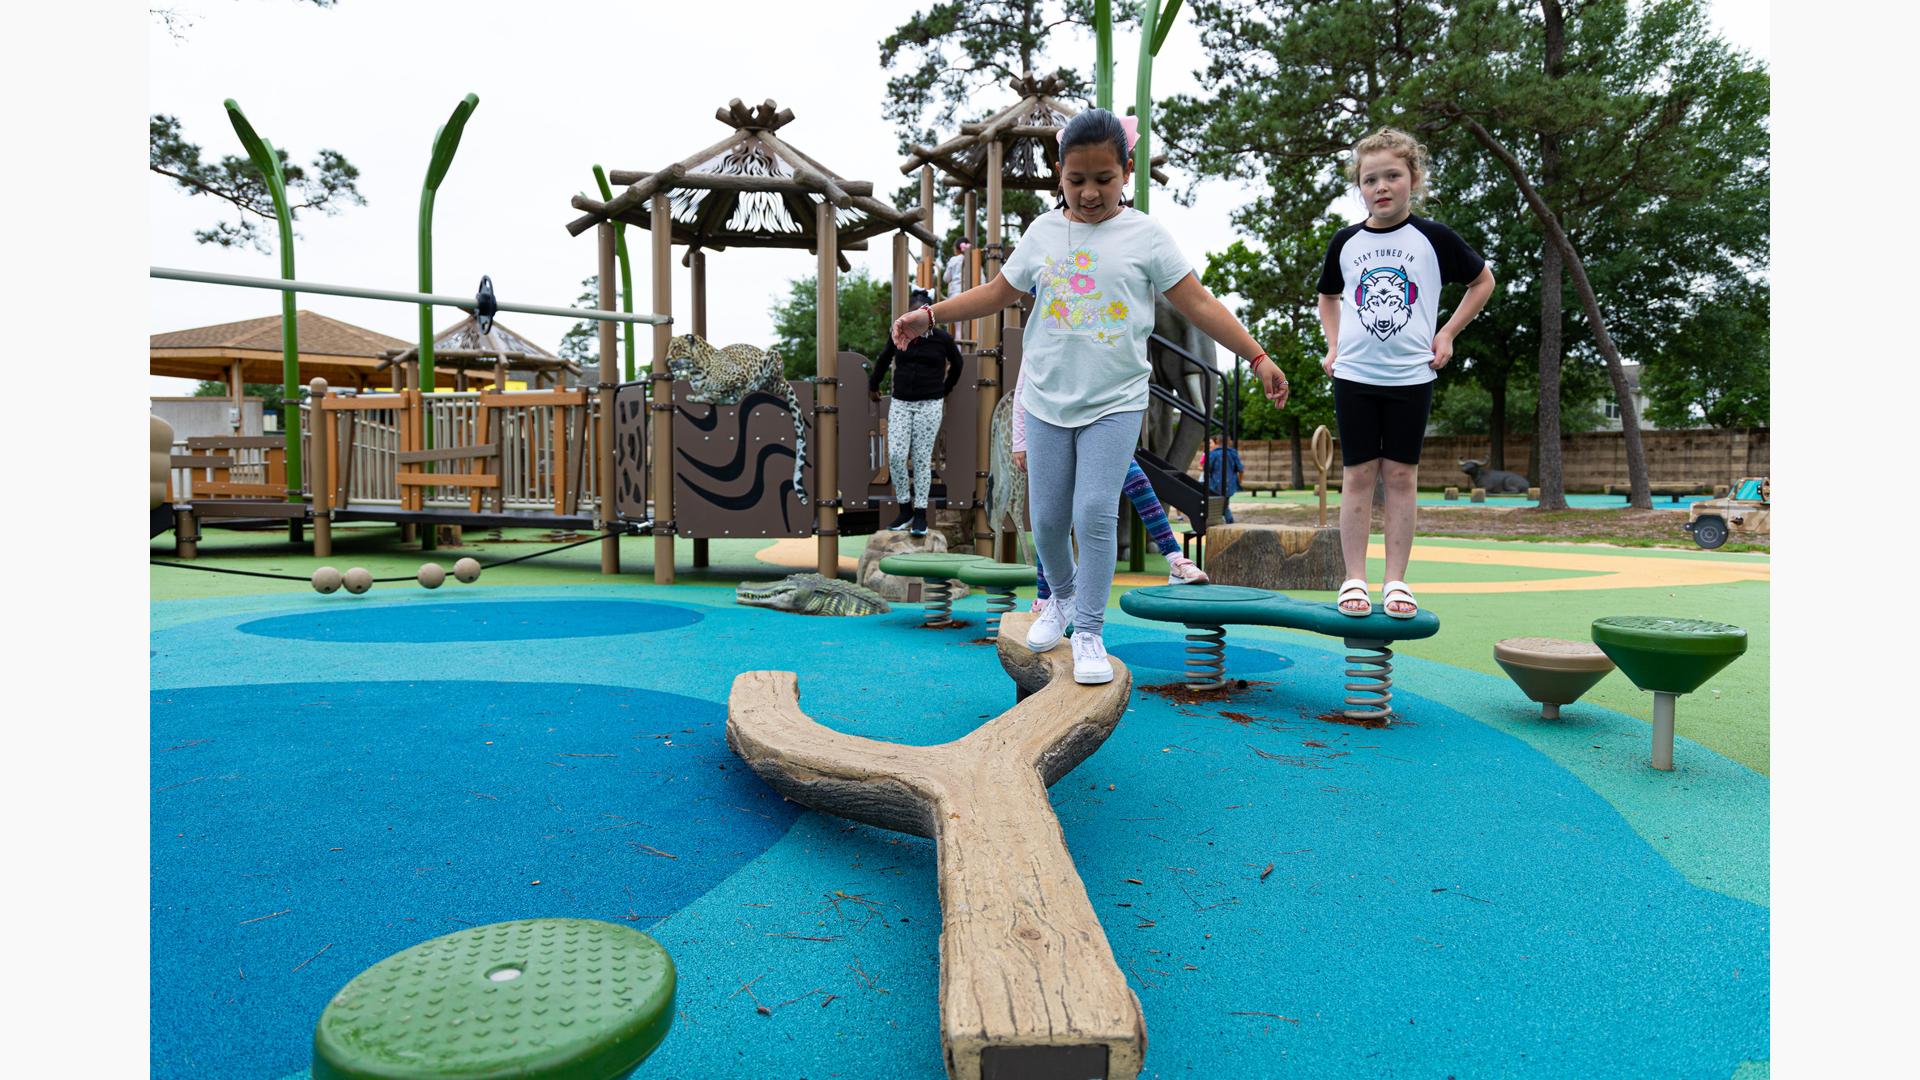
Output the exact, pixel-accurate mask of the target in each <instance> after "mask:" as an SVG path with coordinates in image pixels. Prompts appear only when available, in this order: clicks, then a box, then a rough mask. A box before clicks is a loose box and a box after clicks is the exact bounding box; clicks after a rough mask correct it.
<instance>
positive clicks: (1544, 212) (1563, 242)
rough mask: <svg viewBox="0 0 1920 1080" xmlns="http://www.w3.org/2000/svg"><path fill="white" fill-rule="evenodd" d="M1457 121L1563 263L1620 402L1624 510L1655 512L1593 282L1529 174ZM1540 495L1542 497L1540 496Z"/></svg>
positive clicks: (1485, 136) (1500, 147)
mask: <svg viewBox="0 0 1920 1080" xmlns="http://www.w3.org/2000/svg"><path fill="white" fill-rule="evenodd" d="M1454 115H1455V116H1457V117H1459V118H1460V120H1461V122H1462V123H1464V124H1465V125H1466V127H1467V130H1468V131H1469V132H1471V133H1472V134H1473V137H1474V140H1475V141H1476V142H1478V143H1479V144H1480V145H1481V146H1482V147H1484V148H1485V149H1486V151H1487V152H1488V153H1490V154H1492V155H1493V156H1494V157H1495V158H1497V159H1498V160H1499V162H1500V164H1501V165H1503V166H1505V167H1506V170H1507V173H1508V175H1510V176H1512V177H1513V182H1514V184H1515V185H1516V186H1518V187H1519V188H1520V194H1521V195H1522V196H1523V197H1524V198H1525V199H1526V200H1527V206H1528V207H1530V208H1531V209H1532V210H1533V214H1534V216H1535V217H1537V218H1539V219H1540V225H1541V227H1542V228H1543V229H1545V230H1546V233H1547V237H1548V242H1549V243H1552V244H1556V245H1558V246H1559V248H1560V252H1561V254H1562V255H1564V256H1565V257H1566V261H1567V269H1568V270H1569V271H1571V272H1572V274H1573V288H1574V291H1575V292H1577V293H1579V294H1580V306H1581V308H1582V309H1584V310H1585V311H1586V314H1587V322H1588V324H1589V325H1591V326H1592V327H1593V341H1594V344H1595V345H1597V346H1598V347H1599V349H1600V355H1601V356H1602V357H1604V358H1606V361H1607V375H1608V377H1609V378H1610V379H1611V380H1612V382H1613V393H1614V396H1615V397H1616V398H1618V399H1619V401H1620V433H1621V434H1622V435H1623V436H1625V441H1626V444H1627V482H1628V484H1629V487H1630V489H1631V491H1632V495H1631V496H1630V497H1629V498H1628V500H1627V501H1628V504H1629V505H1631V506H1633V507H1634V508H1635V509H1639V510H1651V509H1653V493H1652V491H1651V490H1649V488H1648V484H1647V450H1646V446H1645V444H1643V443H1642V442H1641V441H1640V415H1639V413H1638V411H1637V410H1635V409H1634V407H1633V391H1632V388H1631V387H1629V386H1628V385H1627V371H1626V368H1625V366H1624V365H1623V364H1622V363H1621V361H1620V350H1619V348H1618V347H1617V346H1615V345H1614V343H1613V335H1612V334H1609V333H1607V318H1606V316H1605V315H1603V314H1601V312H1600V298H1599V296H1597V295H1596V294H1595V293H1594V291H1593V282H1592V281H1591V280H1589V279H1588V278H1587V267H1586V264H1585V263H1583V262H1581V261H1580V253H1579V252H1577V251H1575V250H1574V249H1573V242H1572V241H1570V240H1568V239H1567V232H1566V230H1565V229H1563V228H1561V227H1560V219H1559V217H1558V216H1557V215H1555V214H1554V212H1553V208H1552V207H1550V206H1548V205H1547V202H1546V200H1545V199H1544V198H1542V197H1541V195H1540V192H1539V190H1538V189H1537V188H1535V187H1534V185H1533V180H1532V179H1531V178H1530V177H1528V176H1527V170H1526V168H1525V167H1523V166H1522V165H1521V164H1520V162H1519V161H1518V160H1516V159H1515V158H1514V156H1513V152H1512V151H1510V150H1508V149H1507V148H1506V146H1505V145H1504V144H1502V143H1501V142H1500V140H1498V139H1496V138H1494V137H1493V133H1492V132H1490V131H1488V130H1487V129H1486V128H1485V127H1484V126H1482V125H1481V123H1480V121H1478V120H1475V119H1474V118H1473V117H1471V116H1467V115H1466V114H1465V113H1464V112H1462V111H1460V110H1458V109H1456V110H1454ZM1543 494H1544V493H1543Z"/></svg>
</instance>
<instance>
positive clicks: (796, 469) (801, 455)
mask: <svg viewBox="0 0 1920 1080" xmlns="http://www.w3.org/2000/svg"><path fill="white" fill-rule="evenodd" d="M667 370H668V371H669V372H671V373H672V374H673V377H674V378H675V379H685V380H686V381H687V384H688V386H689V392H688V394H687V400H688V401H694V402H699V403H700V404H703V405H738V404H740V403H741V402H742V401H744V400H746V397H747V395H748V394H751V393H753V392H754V391H756V390H762V391H765V392H766V393H769V394H773V395H774V396H776V397H781V398H785V399H786V402H787V411H789V412H791V413H792V414H793V490H794V493H795V494H796V495H798V496H800V503H801V505H803V506H804V505H806V502H807V488H806V484H805V483H804V481H803V480H802V479H801V473H802V470H804V469H805V468H806V464H807V421H806V418H805V417H803V416H801V415H800V399H799V398H798V397H796V396H794V393H793V386H792V384H790V383H788V382H787V376H786V372H785V370H784V368H783V365H782V364H781V362H780V354H779V353H777V352H774V351H773V350H772V349H756V348H754V347H753V346H752V345H729V346H727V347H726V348H724V349H716V348H714V347H713V346H712V345H710V344H708V343H707V342H706V341H705V340H703V339H702V338H701V337H700V335H698V334H682V335H680V336H679V337H676V338H674V339H673V340H672V342H671V343H670V344H669V345H668V346H667Z"/></svg>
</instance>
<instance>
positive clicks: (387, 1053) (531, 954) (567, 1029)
mask: <svg viewBox="0 0 1920 1080" xmlns="http://www.w3.org/2000/svg"><path fill="white" fill-rule="evenodd" d="M673 994H674V968H673V960H672V959H671V958H670V957H668V956H667V951H666V950H665V949H663V948H661V947H660V944H659V942H656V941H654V940H653V939H652V938H650V937H648V936H647V935H645V934H643V933H641V932H640V931H638V930H634V929H632V928H630V927H625V926H619V925H616V924H614V923H608V922H599V921H596V920H592V919H523V920H519V921H516V922H503V923H493V924H491V925H488V926H476V927H474V928H472V929H470V930H462V931H460V932H459V933H456V934H448V935H446V936H444V937H437V938H434V939H433V940H431V941H424V942H421V943H420V944H418V945H415V946H413V947H412V948H410V949H407V950H405V951H403V952H399V953H395V954H394V955H392V956H389V957H387V958H386V959H385V960H382V961H380V962H379V963H378V964H375V965H374V966H373V967H370V968H368V969H367V970H366V971H363V972H361V973H360V974H359V975H356V976H354V978H353V980H352V981H351V982H349V983H347V985H346V986H345V987H343V988H342V989H341V990H340V992H339V993H338V994H335V995H334V997H333V1000H332V1001H331V1002H329V1003H328V1004H327V1008H326V1011H325V1012H323V1013H322V1014H321V1015H320V1023H319V1024H318V1025H316V1026H315V1028H314V1031H313V1080H482V1078H486V1080H491V1078H494V1077H505V1076H513V1077H525V1078H528V1080H619V1078H621V1077H625V1076H627V1075H629V1074H631V1073H632V1072H633V1070H634V1069H635V1068H637V1067H639V1065H640V1063H641V1062H643V1061H645V1060H646V1059H647V1055H649V1054H651V1053H653V1051H654V1049H655V1048H656V1047H658V1046H659V1045H660V1040H662V1039H664V1038H666V1035H667V1028H668V1026H669V1025H670V1024H672V1022H673Z"/></svg>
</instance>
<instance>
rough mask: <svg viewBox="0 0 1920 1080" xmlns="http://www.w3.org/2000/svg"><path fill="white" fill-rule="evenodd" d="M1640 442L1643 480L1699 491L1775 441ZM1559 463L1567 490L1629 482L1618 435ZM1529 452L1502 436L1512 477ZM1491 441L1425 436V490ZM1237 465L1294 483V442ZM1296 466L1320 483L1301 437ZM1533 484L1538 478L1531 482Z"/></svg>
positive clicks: (1675, 435) (1569, 448)
mask: <svg viewBox="0 0 1920 1080" xmlns="http://www.w3.org/2000/svg"><path fill="white" fill-rule="evenodd" d="M1640 439H1641V443H1642V444H1643V445H1644V447H1645V448H1646V452H1647V479H1648V482H1649V483H1652V484H1654V485H1664V484H1678V485H1686V486H1692V487H1699V488H1703V489H1710V488H1712V487H1714V486H1716V485H1724V484H1731V483H1732V482H1733V481H1734V480H1736V479H1738V478H1739V477H1742V476H1766V475H1768V466H1769V463H1770V456H1771V449H1772V440H1771V437H1770V434H1769V431H1768V429H1766V428H1755V429H1752V430H1748V431H1722V430H1718V429H1714V428H1702V429H1699V430H1689V431H1643V432H1641V433H1640ZM1560 446H1561V450H1560V453H1561V461H1562V466H1563V471H1564V476H1565V483H1566V489H1567V490H1568V491H1600V490H1602V489H1604V488H1606V487H1607V486H1608V485H1612V486H1613V488H1614V490H1616V491H1618V490H1621V489H1624V488H1625V487H1626V485H1627V443H1626V436H1624V435H1622V434H1621V433H1620V432H1618V431H1590V432H1584V433H1582V434H1579V435H1566V436H1562V438H1561V440H1560ZM1532 450H1533V437H1532V436H1531V435H1509V436H1507V447H1506V464H1507V470H1508V471H1509V472H1518V473H1525V472H1526V471H1527V458H1528V456H1529V455H1530V454H1531V453H1532ZM1491 453H1492V444H1491V443H1490V442H1489V441H1488V438H1487V436H1485V435H1430V436H1428V437H1427V441H1426V445H1425V448H1424V449H1423V450H1422V451H1421V454H1420V459H1421V468H1420V484H1421V486H1422V487H1431V488H1438V487H1447V486H1449V485H1451V486H1455V487H1462V488H1464V487H1466V486H1467V478H1466V475H1465V474H1464V473H1462V472H1460V470H1459V468H1458V462H1460V461H1461V460H1462V459H1465V458H1472V459H1475V460H1478V461H1486V460H1487V459H1488V458H1489V457H1490V456H1491ZM1240 462H1241V464H1242V465H1244V466H1245V467H1246V475H1245V477H1244V478H1243V479H1242V483H1243V484H1245V485H1248V486H1262V487H1264V486H1269V485H1280V486H1286V485H1288V484H1291V483H1292V481H1293V444H1292V442H1291V441H1290V440H1287V439H1260V440H1255V439H1248V440H1245V441H1243V442H1241V443H1240ZM1301 462H1302V466H1303V471H1304V475H1305V477H1306V483H1307V486H1308V487H1311V486H1313V482H1314V481H1315V480H1316V479H1317V476H1316V473H1315V470H1314V467H1313V452H1312V448H1311V447H1309V446H1308V445H1306V440H1304V439H1303V440H1301ZM1190 471H1191V472H1192V473H1193V474H1194V475H1195V476H1198V475H1200V459H1199V457H1197V456H1196V457H1195V459H1194V461H1193V462H1192V464H1191V466H1190ZM1529 479H1530V480H1533V481H1535V482H1538V480H1539V478H1538V477H1529ZM1328 482H1329V483H1330V484H1331V485H1333V486H1335V487H1338V486H1339V484H1340V441H1339V440H1338V439H1337V438H1336V439H1335V440H1334V450H1333V475H1332V477H1330V478H1329V481H1328Z"/></svg>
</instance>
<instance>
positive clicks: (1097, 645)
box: [1073, 634, 1113, 686]
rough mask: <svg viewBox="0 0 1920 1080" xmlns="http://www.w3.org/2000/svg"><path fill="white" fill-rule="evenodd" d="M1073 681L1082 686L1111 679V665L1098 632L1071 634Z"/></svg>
mask: <svg viewBox="0 0 1920 1080" xmlns="http://www.w3.org/2000/svg"><path fill="white" fill-rule="evenodd" d="M1073 681H1074V682H1077V683H1080V684H1082V685H1084V686H1094V685H1098V684H1100V683H1110V682H1112V681H1113V665H1112V664H1111V663H1109V662H1108V661H1107V646H1106V643H1105V642H1103V641H1101V640H1100V635H1099V634H1075V635H1073Z"/></svg>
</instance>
